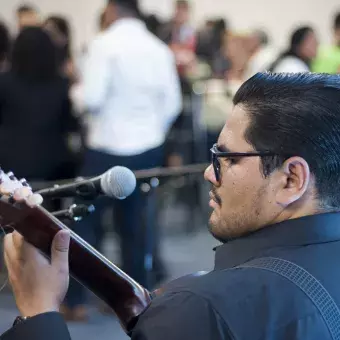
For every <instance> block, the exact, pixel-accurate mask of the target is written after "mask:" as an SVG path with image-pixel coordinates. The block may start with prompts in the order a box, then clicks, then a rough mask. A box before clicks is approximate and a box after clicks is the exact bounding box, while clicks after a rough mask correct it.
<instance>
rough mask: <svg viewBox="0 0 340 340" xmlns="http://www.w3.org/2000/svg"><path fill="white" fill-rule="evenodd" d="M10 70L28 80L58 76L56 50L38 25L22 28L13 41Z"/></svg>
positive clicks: (41, 79) (36, 80) (48, 78)
mask: <svg viewBox="0 0 340 340" xmlns="http://www.w3.org/2000/svg"><path fill="white" fill-rule="evenodd" d="M10 61H11V71H12V72H13V73H14V74H15V75H16V76H17V77H18V78H20V79H24V80H27V81H30V82H42V81H51V80H54V79H55V78H56V77H57V76H58V70H59V69H58V61H57V50H56V47H55V45H54V43H53V42H52V40H51V38H50V36H49V35H48V33H47V32H45V31H44V30H43V29H42V28H40V27H26V28H24V29H23V30H22V31H21V33H20V34H19V36H18V37H17V39H16V40H15V42H14V45H13V50H12V55H11V60H10Z"/></svg>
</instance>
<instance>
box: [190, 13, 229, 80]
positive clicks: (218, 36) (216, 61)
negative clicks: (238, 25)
mask: <svg viewBox="0 0 340 340" xmlns="http://www.w3.org/2000/svg"><path fill="white" fill-rule="evenodd" d="M226 34H227V23H226V21H225V20H224V19H222V18H221V19H217V20H209V21H208V22H207V23H206V26H205V28H204V29H203V30H202V31H201V32H199V33H198V34H197V46H196V54H197V57H198V59H199V60H200V61H203V62H206V63H207V64H208V65H209V66H210V68H211V73H212V76H213V77H214V78H224V74H225V72H226V70H227V69H228V67H229V62H228V60H227V58H226V55H225V37H226Z"/></svg>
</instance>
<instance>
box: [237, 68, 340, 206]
mask: <svg viewBox="0 0 340 340" xmlns="http://www.w3.org/2000/svg"><path fill="white" fill-rule="evenodd" d="M234 104H235V105H241V106H242V107H243V108H244V109H245V110H246V112H247V114H248V115H249V118H250V124H249V127H248V128H247V130H246V132H245V136H244V137H245V139H246V140H247V141H248V142H249V143H250V144H251V145H252V146H253V147H254V149H255V150H257V151H271V152H273V153H275V154H277V156H274V157H263V158H262V169H261V170H262V171H263V175H264V176H265V177H267V176H269V175H270V174H271V173H272V172H273V171H274V170H275V169H277V168H279V167H280V166H281V165H282V164H283V162H284V161H285V160H286V159H288V158H289V157H291V156H300V157H302V158H304V159H305V160H306V162H307V163H308V164H309V167H310V170H311V173H312V174H313V176H314V178H315V183H316V189H317V194H318V199H319V202H320V208H323V209H325V210H336V209H338V208H340V75H326V74H312V73H297V74H273V73H269V72H268V73H258V74H256V75H255V76H254V77H252V78H250V79H249V80H248V81H247V82H245V83H244V84H243V85H242V86H241V88H240V89H239V91H238V92H237V93H236V95H235V97H234Z"/></svg>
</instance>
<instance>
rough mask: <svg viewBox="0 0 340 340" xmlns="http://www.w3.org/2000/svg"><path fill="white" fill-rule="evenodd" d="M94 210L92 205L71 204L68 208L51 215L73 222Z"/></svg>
mask: <svg viewBox="0 0 340 340" xmlns="http://www.w3.org/2000/svg"><path fill="white" fill-rule="evenodd" d="M95 210H96V208H95V206H94V205H92V204H91V205H84V204H81V205H76V204H73V205H71V206H70V207H69V208H68V209H65V210H60V211H56V212H54V213H52V215H53V216H54V217H56V218H58V219H64V220H70V221H74V222H79V221H81V220H82V219H83V218H84V217H87V216H89V215H91V214H92V213H94V212H95Z"/></svg>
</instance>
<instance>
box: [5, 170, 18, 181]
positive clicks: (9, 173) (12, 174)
mask: <svg viewBox="0 0 340 340" xmlns="http://www.w3.org/2000/svg"><path fill="white" fill-rule="evenodd" d="M7 176H8V178H9V179H10V180H12V181H17V180H18V179H17V178H16V177H15V176H14V173H13V172H12V171H10V172H8V173H7Z"/></svg>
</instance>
